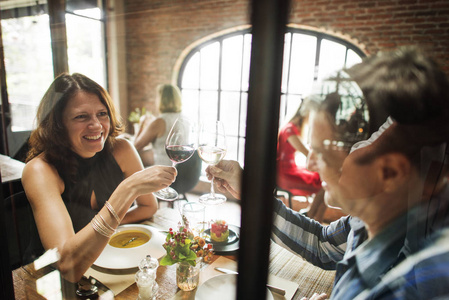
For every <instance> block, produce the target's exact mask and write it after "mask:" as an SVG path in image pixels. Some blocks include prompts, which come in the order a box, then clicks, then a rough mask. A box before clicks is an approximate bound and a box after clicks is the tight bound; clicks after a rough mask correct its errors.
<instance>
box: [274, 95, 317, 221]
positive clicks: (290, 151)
mask: <svg viewBox="0 0 449 300" xmlns="http://www.w3.org/2000/svg"><path fill="white" fill-rule="evenodd" d="M311 104H312V103H310V101H308V99H307V98H306V99H304V100H303V101H302V102H301V104H300V105H299V107H298V110H297V111H296V113H295V115H294V116H293V117H292V118H291V119H290V120H289V121H288V123H287V124H285V125H284V126H283V127H282V128H281V129H280V130H279V134H278V143H277V157H276V162H277V186H278V187H281V188H282V189H286V190H289V191H293V190H294V191H295V192H294V193H293V194H295V195H300V196H306V197H307V196H311V195H314V199H313V202H312V203H311V204H310V205H309V207H308V208H306V209H304V210H301V213H305V214H307V216H309V217H310V218H312V219H315V220H316V221H318V222H322V221H323V216H324V212H325V211H326V205H325V204H324V191H323V189H322V188H321V180H320V175H319V174H318V173H317V172H311V171H309V170H307V168H306V167H305V166H299V165H297V164H296V154H297V153H298V152H299V153H301V154H302V155H303V156H304V162H305V161H306V160H305V158H307V156H308V155H309V149H308V148H307V147H306V146H305V145H304V143H303V137H302V135H303V134H304V133H307V131H306V129H307V128H308V121H309V111H310V107H309V106H310V105H311Z"/></svg>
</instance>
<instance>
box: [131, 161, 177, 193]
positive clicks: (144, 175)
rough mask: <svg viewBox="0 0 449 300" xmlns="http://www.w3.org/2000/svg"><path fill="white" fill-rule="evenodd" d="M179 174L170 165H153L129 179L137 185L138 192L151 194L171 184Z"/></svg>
mask: <svg viewBox="0 0 449 300" xmlns="http://www.w3.org/2000/svg"><path fill="white" fill-rule="evenodd" d="M177 174H178V172H177V170H176V168H174V167H170V166H151V167H148V168H146V169H143V170H141V171H139V172H136V173H134V174H133V175H131V176H130V177H129V178H128V180H130V182H132V184H133V186H135V187H137V190H138V194H139V195H144V194H150V193H153V192H156V191H159V190H161V189H163V188H166V187H168V186H170V185H171V184H172V183H173V181H175V179H176V175H177Z"/></svg>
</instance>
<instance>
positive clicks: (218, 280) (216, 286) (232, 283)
mask: <svg viewBox="0 0 449 300" xmlns="http://www.w3.org/2000/svg"><path fill="white" fill-rule="evenodd" d="M236 287H237V275H236V274H235V275H234V274H224V275H217V276H214V277H212V278H210V279H208V280H206V282H204V283H203V284H202V285H200V286H199V287H198V290H197V291H196V293H195V300H210V299H220V300H235V298H236V297H235V293H236ZM266 299H267V300H274V298H273V295H272V294H271V292H270V290H269V289H267V297H266Z"/></svg>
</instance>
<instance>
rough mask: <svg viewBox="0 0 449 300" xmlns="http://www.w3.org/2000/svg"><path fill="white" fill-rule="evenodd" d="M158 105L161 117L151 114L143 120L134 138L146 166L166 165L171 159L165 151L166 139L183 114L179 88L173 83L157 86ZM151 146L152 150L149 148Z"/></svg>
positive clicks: (169, 163) (168, 164)
mask: <svg viewBox="0 0 449 300" xmlns="http://www.w3.org/2000/svg"><path fill="white" fill-rule="evenodd" d="M156 105H158V106H159V112H160V113H161V114H160V115H159V117H157V118H154V117H153V116H149V117H146V118H144V119H143V120H141V126H140V128H139V130H138V131H137V133H136V136H135V138H134V146H135V147H136V149H137V151H139V154H140V156H141V158H142V162H143V164H144V166H150V165H153V164H154V165H166V166H171V161H170V159H169V158H168V156H167V154H166V153H165V140H166V139H167V135H168V133H169V132H170V129H171V127H172V126H173V123H174V122H175V121H176V119H177V118H178V117H179V116H180V115H181V111H182V101H181V92H180V90H179V88H178V87H177V86H175V85H172V84H161V85H159V86H158V87H157V99H156ZM149 146H151V149H152V152H150V151H149V150H148V147H149Z"/></svg>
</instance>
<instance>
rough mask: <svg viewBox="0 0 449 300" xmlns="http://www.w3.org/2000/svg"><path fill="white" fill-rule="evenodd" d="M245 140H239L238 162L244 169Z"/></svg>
mask: <svg viewBox="0 0 449 300" xmlns="http://www.w3.org/2000/svg"><path fill="white" fill-rule="evenodd" d="M245 142H246V140H245V138H239V152H238V155H239V157H238V159H237V161H238V162H239V163H240V165H241V166H242V167H243V166H244V165H245Z"/></svg>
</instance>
